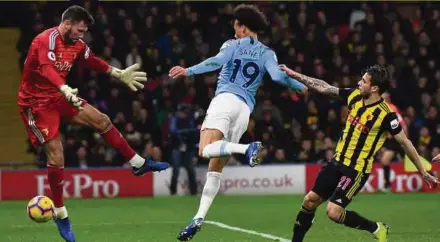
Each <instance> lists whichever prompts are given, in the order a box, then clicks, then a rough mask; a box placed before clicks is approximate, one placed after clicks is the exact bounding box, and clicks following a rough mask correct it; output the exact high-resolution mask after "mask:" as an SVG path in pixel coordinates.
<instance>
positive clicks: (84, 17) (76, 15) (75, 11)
mask: <svg viewBox="0 0 440 242" xmlns="http://www.w3.org/2000/svg"><path fill="white" fill-rule="evenodd" d="M66 20H70V21H72V22H81V21H84V22H85V23H86V24H93V23H94V22H95V19H94V18H93V16H92V14H90V13H89V11H87V10H86V9H85V8H83V7H81V6H78V5H73V6H70V7H69V8H67V9H66V10H65V11H64V12H63V15H61V22H64V21H66Z"/></svg>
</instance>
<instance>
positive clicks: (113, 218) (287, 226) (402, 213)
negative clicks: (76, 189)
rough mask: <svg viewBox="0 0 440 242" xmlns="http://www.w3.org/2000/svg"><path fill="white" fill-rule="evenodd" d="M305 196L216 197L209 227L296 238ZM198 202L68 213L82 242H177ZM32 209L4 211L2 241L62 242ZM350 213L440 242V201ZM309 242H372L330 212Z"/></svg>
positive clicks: (133, 203)
mask: <svg viewBox="0 0 440 242" xmlns="http://www.w3.org/2000/svg"><path fill="white" fill-rule="evenodd" d="M301 201H302V196H218V197H217V198H216V200H215V201H214V204H213V206H212V207H211V210H210V212H209V213H208V217H207V218H206V219H207V220H212V221H217V222H221V223H225V224H228V225H230V226H236V227H240V228H243V229H249V230H255V231H257V232H261V233H268V234H271V235H274V236H278V237H282V238H286V239H289V238H291V231H292V224H293V220H294V217H295V216H296V213H297V211H298V208H299V207H300V205H301ZM198 202H199V198H198V197H159V198H135V199H131V198H130V199H97V200H68V201H67V203H66V205H67V206H68V209H69V216H70V218H71V221H72V223H73V228H74V231H75V233H76V237H77V241H79V242H82V241H84V242H124V241H127V242H129V241H130V242H141V241H148V242H152V241H177V240H176V236H177V233H178V232H179V231H180V229H181V228H183V227H184V226H185V225H186V224H187V222H188V221H189V220H190V219H191V218H192V216H193V215H194V214H195V212H196V209H197V207H198ZM26 204H27V201H11V202H10V201H7V202H5V201H3V202H1V203H0V211H1V212H0V237H1V239H0V241H2V242H6V241H13V242H58V241H62V240H61V239H60V237H59V236H58V231H57V230H56V227H55V224H54V223H53V222H48V223H46V224H37V223H34V222H32V221H31V220H30V219H29V218H28V217H27V214H26ZM349 209H352V210H355V211H357V212H358V213H360V214H361V215H363V216H365V217H367V218H370V219H374V220H380V221H385V222H387V223H389V224H390V226H391V233H390V241H396V242H397V241H401V242H404V241H405V242H416V241H423V242H430V241H432V242H434V241H440V196H439V194H404V195H402V194H377V195H358V196H357V197H356V198H355V200H354V201H353V203H352V204H351V205H350V206H349ZM192 241H194V242H202V241H225V242H226V241H228V242H229V241H243V242H244V241H249V242H250V241H252V242H254V241H271V240H268V239H264V238H262V237H259V236H256V235H250V234H246V233H242V232H237V231H231V230H227V229H223V228H219V227H216V226H214V225H210V224H205V225H204V226H203V227H202V230H201V231H200V232H199V233H198V234H197V236H195V238H194V239H193V240H192ZM305 241H310V242H313V241H316V242H325V241H329V242H332V241H334V242H345V241H347V242H356V241H374V239H373V237H372V236H371V235H370V234H368V233H367V232H363V231H357V230H353V229H349V228H346V227H344V226H341V225H337V224H334V223H332V222H330V220H329V219H327V218H326V217H325V206H321V207H320V208H319V210H318V211H317V217H316V220H315V224H314V225H313V227H312V229H311V230H310V232H309V234H308V235H307V237H306V240H305Z"/></svg>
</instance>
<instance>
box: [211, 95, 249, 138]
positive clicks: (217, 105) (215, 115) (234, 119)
mask: <svg viewBox="0 0 440 242" xmlns="http://www.w3.org/2000/svg"><path fill="white" fill-rule="evenodd" d="M250 115H251V110H250V109H249V107H248V105H247V104H246V103H245V102H244V101H242V100H241V99H240V98H238V97H237V96H235V95H234V94H232V93H220V94H219V95H217V96H215V97H214V98H213V99H212V101H211V103H210V104H209V108H208V111H207V112H206V117H205V120H204V121H203V124H202V130H204V129H217V130H220V131H221V132H222V133H223V136H224V140H227V141H230V142H234V143H238V142H239V141H240V138H241V136H242V135H243V134H244V132H246V130H247V126H248V123H249V116H250Z"/></svg>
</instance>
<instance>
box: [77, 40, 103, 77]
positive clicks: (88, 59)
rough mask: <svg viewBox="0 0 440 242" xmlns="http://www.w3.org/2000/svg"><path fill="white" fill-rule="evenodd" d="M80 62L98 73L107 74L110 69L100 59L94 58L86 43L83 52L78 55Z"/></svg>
mask: <svg viewBox="0 0 440 242" xmlns="http://www.w3.org/2000/svg"><path fill="white" fill-rule="evenodd" d="M80 62H81V63H84V64H85V65H86V66H87V67H89V68H90V69H92V70H94V71H96V72H98V73H107V72H108V70H109V69H110V65H109V64H107V62H105V61H104V60H102V59H101V58H98V57H97V56H95V54H94V53H93V52H92V50H91V49H90V47H89V46H87V44H86V43H84V50H83V51H82V53H81V55H80Z"/></svg>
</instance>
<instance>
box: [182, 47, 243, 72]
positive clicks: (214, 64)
mask: <svg viewBox="0 0 440 242" xmlns="http://www.w3.org/2000/svg"><path fill="white" fill-rule="evenodd" d="M236 48H237V44H236V43H235V42H234V41H232V40H229V41H226V42H225V43H223V45H222V46H221V47H220V52H219V53H218V54H217V55H216V56H213V57H211V58H208V59H206V60H204V61H203V62H201V63H199V64H197V65H195V66H191V67H188V68H187V69H186V71H187V73H188V75H189V76H192V75H196V74H201V73H206V72H211V71H215V70H217V69H219V68H220V67H221V66H222V65H224V64H225V63H226V62H228V61H229V60H231V58H232V55H233V54H234V51H235V50H236Z"/></svg>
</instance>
